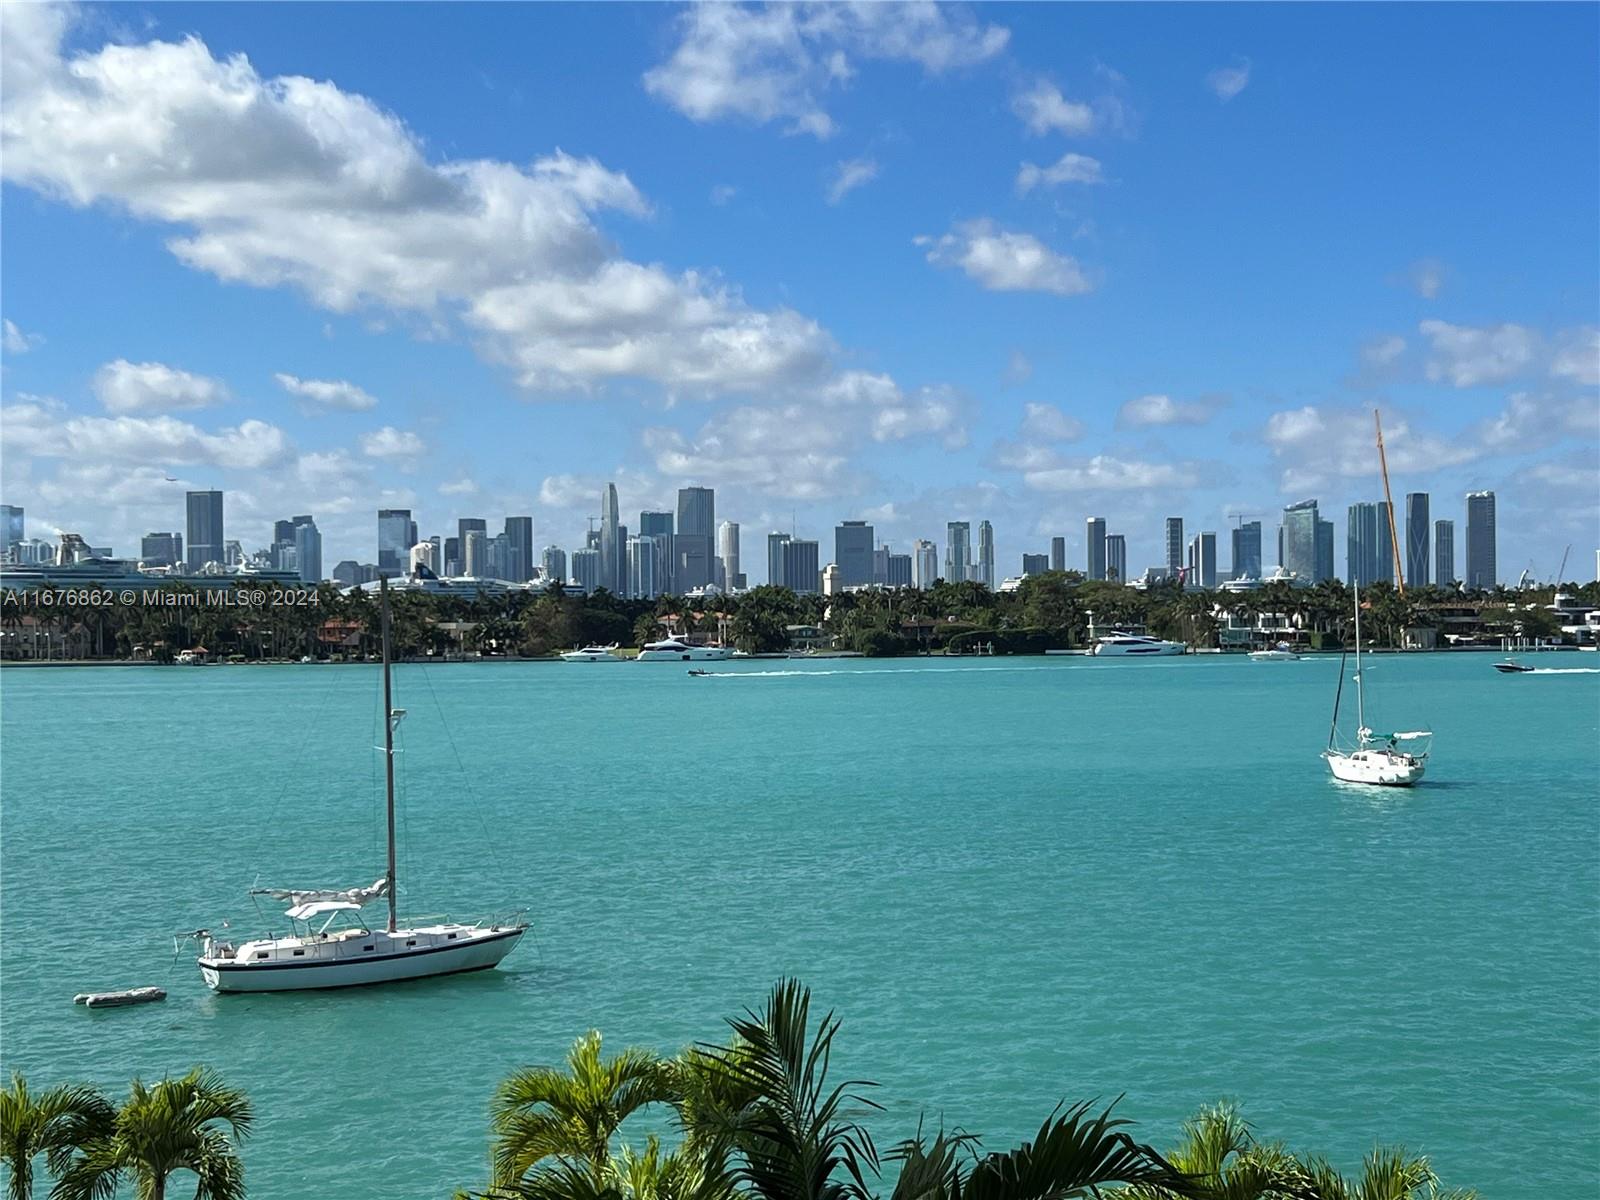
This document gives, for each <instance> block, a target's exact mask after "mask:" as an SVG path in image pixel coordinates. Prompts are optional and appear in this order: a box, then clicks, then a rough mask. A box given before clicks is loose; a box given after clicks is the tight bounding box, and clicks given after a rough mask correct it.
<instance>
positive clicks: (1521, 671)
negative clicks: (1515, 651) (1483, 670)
mask: <svg viewBox="0 0 1600 1200" xmlns="http://www.w3.org/2000/svg"><path fill="white" fill-rule="evenodd" d="M1494 669H1495V670H1496V671H1499V672H1500V673H1501V674H1502V675H1526V674H1527V673H1528V672H1529V671H1531V670H1533V668H1532V667H1530V666H1528V665H1526V664H1525V663H1519V662H1518V661H1517V660H1516V659H1514V658H1508V659H1506V660H1505V662H1497V663H1495V664H1494Z"/></svg>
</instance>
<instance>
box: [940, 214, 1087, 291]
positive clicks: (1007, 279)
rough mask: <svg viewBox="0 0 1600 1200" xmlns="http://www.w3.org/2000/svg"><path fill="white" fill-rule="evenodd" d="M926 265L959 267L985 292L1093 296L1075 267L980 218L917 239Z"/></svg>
mask: <svg viewBox="0 0 1600 1200" xmlns="http://www.w3.org/2000/svg"><path fill="white" fill-rule="evenodd" d="M915 241H916V244H917V245H919V246H926V247H927V248H928V261H929V262H930V263H932V264H933V265H934V266H937V267H960V268H961V269H962V270H963V271H965V272H966V273H967V275H968V277H969V278H971V279H974V280H976V281H977V282H978V283H979V284H981V285H982V286H983V287H984V288H987V289H988V290H989V291H991V292H1054V293H1055V294H1056V295H1058V296H1076V295H1081V294H1082V293H1084V292H1089V291H1093V290H1094V284H1092V283H1091V282H1090V281H1089V280H1088V278H1087V277H1085V275H1084V273H1083V270H1082V268H1080V267H1079V265H1078V263H1077V261H1076V260H1075V259H1073V258H1070V257H1069V256H1067V255H1065V254H1057V253H1056V252H1055V251H1054V250H1051V249H1050V247H1048V246H1046V245H1045V244H1044V243H1043V242H1041V241H1039V239H1038V238H1036V237H1034V236H1033V235H1032V234H1027V233H1010V232H1007V231H1006V230H1003V229H1001V228H999V227H998V226H997V225H996V224H995V223H994V222H993V221H991V220H989V219H988V218H983V219H980V220H976V221H965V222H962V223H961V224H959V225H957V226H955V227H954V228H953V229H952V230H951V231H950V232H949V233H947V234H944V235H943V236H941V237H938V238H933V237H919V238H917V239H915Z"/></svg>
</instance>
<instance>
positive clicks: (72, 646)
mask: <svg viewBox="0 0 1600 1200" xmlns="http://www.w3.org/2000/svg"><path fill="white" fill-rule="evenodd" d="M1557 590H1558V589H1557V588H1556V587H1551V586H1546V587H1544V588H1536V589H1526V590H1523V591H1509V590H1507V589H1504V588H1496V589H1494V590H1493V591H1486V592H1477V593H1456V592H1453V591H1450V590H1447V589H1442V588H1416V589H1411V590H1408V591H1407V592H1406V593H1405V594H1404V595H1401V594H1400V593H1399V592H1398V591H1397V590H1396V589H1395V588H1393V587H1391V586H1389V585H1388V584H1384V583H1376V584H1372V585H1370V586H1369V587H1368V588H1366V589H1364V590H1363V592H1362V609H1363V613H1364V617H1363V632H1364V634H1365V635H1366V638H1365V640H1366V641H1367V644H1369V645H1371V646H1373V647H1375V648H1380V649H1381V648H1391V649H1398V648H1401V647H1408V648H1418V647H1419V646H1420V647H1422V648H1427V647H1429V646H1433V645H1440V648H1442V643H1444V642H1445V641H1446V635H1447V634H1448V635H1450V636H1451V637H1454V638H1458V639H1459V638H1463V637H1464V638H1466V639H1468V641H1467V644H1465V645H1463V644H1462V643H1461V642H1460V641H1457V643H1456V646H1457V647H1459V648H1488V649H1497V648H1499V647H1500V645H1501V643H1502V641H1503V640H1506V639H1510V640H1512V641H1517V642H1525V641H1533V640H1545V639H1559V638H1560V636H1561V631H1560V625H1559V622H1558V620H1557V619H1556V617H1555V616H1554V614H1552V613H1551V612H1550V611H1548V608H1547V606H1548V605H1550V604H1551V603H1552V601H1553V599H1554V595H1555V592H1556V591H1557ZM1559 590H1562V591H1564V592H1568V593H1571V594H1573V595H1574V596H1575V597H1576V598H1577V599H1578V600H1580V601H1581V602H1583V603H1586V604H1590V605H1600V583H1586V584H1582V585H1561V587H1560V589H1559ZM172 591H173V592H174V596H175V598H176V599H177V602H167V603H162V604H159V605H155V604H124V603H118V602H116V601H115V600H114V599H112V600H111V601H110V602H107V600H106V599H105V598H104V597H103V596H101V595H99V594H94V593H81V594H80V593H78V592H75V591H73V590H64V591H59V592H55V591H49V590H43V591H30V592H21V593H18V592H9V593H6V595H5V596H4V597H3V603H0V661H3V662H6V663H9V664H20V663H39V664H41V665H42V664H44V663H48V662H56V663H63V662H71V663H74V664H84V663H112V662H139V663H150V662H155V663H167V662H174V661H176V660H177V659H178V656H179V655H180V654H182V653H184V652H185V651H202V652H203V654H204V658H205V659H206V660H207V661H211V662H261V661H278V662H299V661H303V660H305V659H310V660H312V661H366V660H369V659H372V658H374V657H375V656H376V654H377V635H378V606H377V601H376V599H375V597H374V596H372V595H371V594H369V593H367V592H363V591H354V592H350V593H343V592H341V591H339V589H337V588H336V587H334V586H333V585H331V584H323V585H321V586H320V587H318V588H317V589H316V590H315V591H311V592H297V591H293V590H281V589H280V590H273V589H265V590H258V591H253V592H250V591H246V590H244V589H240V593H241V594H242V595H246V596H252V597H254V601H253V602H241V603H217V602H216V600H217V597H216V596H215V595H214V594H208V595H207V596H204V597H202V596H200V595H199V594H198V593H193V594H192V595H191V593H192V592H193V590H192V589H184V588H182V587H179V588H175V589H172ZM202 601H207V602H205V603H202ZM392 605H393V609H394V640H395V647H396V653H397V654H398V656H399V657H400V658H402V659H440V658H463V657H466V658H479V657H487V658H505V659H542V658H552V657H554V656H555V655H557V654H559V653H560V652H562V651H564V650H569V649H572V648H574V647H577V646H586V645H600V646H609V645H617V646H620V647H624V648H629V647H637V646H640V645H643V644H644V643H645V642H647V641H654V640H656V639H658V638H661V637H663V636H668V635H673V636H682V637H688V638H691V639H693V640H695V641H708V640H710V641H721V642H724V643H726V644H729V645H732V646H733V647H735V648H736V649H739V650H742V651H745V652H746V653H750V654H763V653H768V654H771V653H783V652H786V651H789V650H790V649H791V648H793V646H794V645H795V643H796V635H797V631H799V636H801V637H802V638H804V639H805V640H806V642H807V644H810V645H818V644H826V645H827V646H829V647H831V648H832V649H833V650H835V651H846V652H850V653H854V654H860V655H865V656H868V657H894V656H897V655H917V654H940V653H942V654H972V653H992V654H996V655H1008V654H1042V653H1044V652H1045V651H1046V650H1082V649H1084V648H1086V647H1087V646H1088V645H1090V644H1091V636H1090V629H1091V620H1092V622H1093V626H1094V628H1095V629H1096V630H1097V631H1102V632H1103V631H1107V630H1111V629H1124V628H1135V629H1144V630H1147V631H1148V632H1150V633H1152V634H1154V635H1156V636H1158V637H1163V638H1170V639H1173V640H1178V641H1184V642H1187V643H1188V644H1189V645H1190V646H1192V647H1194V648H1196V649H1199V650H1210V649H1223V650H1248V649H1252V648H1257V647H1259V646H1263V645H1269V644H1272V643H1274V642H1276V641H1278V640H1280V639H1284V638H1287V639H1288V640H1290V641H1291V642H1292V643H1293V644H1294V645H1295V648H1296V649H1299V650H1310V651H1317V650H1338V649H1340V648H1342V647H1343V646H1344V645H1346V644H1348V642H1349V638H1350V635H1351V627H1352V625H1353V613H1354V608H1353V598H1352V595H1351V592H1350V590H1349V589H1348V588H1346V587H1345V586H1344V584H1342V583H1340V582H1338V581H1329V582H1326V583H1320V584H1317V585H1315V586H1313V587H1306V588H1300V587H1293V586H1291V585H1289V584H1287V583H1283V582H1272V583H1269V584H1267V585H1266V586H1264V587H1261V588H1259V589H1257V590H1254V591H1248V592H1223V591H1203V590H1200V591H1196V590H1184V589H1182V588H1181V587H1179V586H1178V585H1176V584H1171V585H1166V586H1159V585H1158V586H1152V587H1150V588H1149V589H1147V590H1139V589H1135V588H1132V587H1128V586H1125V585H1122V584H1117V583H1107V582H1102V581H1089V580H1085V579H1083V577H1082V576H1081V575H1079V574H1078V573H1077V572H1073V571H1066V572H1053V571H1052V572H1045V573H1043V574H1040V575H1034V576H1029V577H1028V578H1026V579H1024V580H1023V581H1022V583H1021V585H1020V586H1019V587H1017V588H1016V590H1014V591H1009V592H994V591H990V590H989V589H988V588H986V587H984V586H983V585H982V584H978V583H970V582H969V583H960V584H948V583H944V582H942V581H941V582H938V583H936V584H934V585H933V586H932V587H931V588H927V589H924V590H917V589H913V588H899V589H884V590H875V591H861V592H845V593H841V594H838V595H834V596H820V595H814V594H797V593H795V592H792V591H790V590H789V589H787V588H782V587H766V586H763V587H757V588H753V589H751V590H750V591H748V592H744V593H741V594H739V595H736V596H729V595H713V596H707V597H703V598H701V597H695V598H686V597H678V596H660V597H657V598H655V599H652V600H643V599H627V598H624V597H620V596H616V595H613V594H612V593H610V592H607V591H605V590H603V589H602V590H599V591H596V592H593V593H590V594H587V595H586V594H584V593H581V592H575V591H567V590H565V589H563V588H561V587H560V586H559V585H557V586H553V587H551V588H550V589H548V590H547V591H544V592H540V593H532V592H509V593H506V594H504V595H498V596H495V595H488V594H484V595H480V596H478V597H476V598H472V599H468V598H463V597H459V596H447V595H438V594H434V593H427V592H420V591H406V590H396V591H395V592H393V593H392ZM1472 643H1476V645H1472ZM1452 648H1455V647H1452Z"/></svg>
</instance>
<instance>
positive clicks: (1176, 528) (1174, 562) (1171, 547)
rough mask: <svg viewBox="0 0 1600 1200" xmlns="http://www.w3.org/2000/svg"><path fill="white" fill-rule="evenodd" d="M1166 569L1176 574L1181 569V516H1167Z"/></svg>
mask: <svg viewBox="0 0 1600 1200" xmlns="http://www.w3.org/2000/svg"><path fill="white" fill-rule="evenodd" d="M1167 570H1169V571H1171V572H1172V573H1173V574H1174V575H1176V574H1177V573H1178V572H1179V571H1181V570H1183V518H1182V517H1168V518H1167Z"/></svg>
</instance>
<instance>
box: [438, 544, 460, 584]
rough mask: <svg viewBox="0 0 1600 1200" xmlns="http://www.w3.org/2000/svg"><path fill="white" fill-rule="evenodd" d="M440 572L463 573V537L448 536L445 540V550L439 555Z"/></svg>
mask: <svg viewBox="0 0 1600 1200" xmlns="http://www.w3.org/2000/svg"><path fill="white" fill-rule="evenodd" d="M439 574H440V575H445V576H455V575H459V574H461V539H460V538H459V537H447V538H445V540H444V550H443V552H442V553H441V554H440V556H439Z"/></svg>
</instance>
